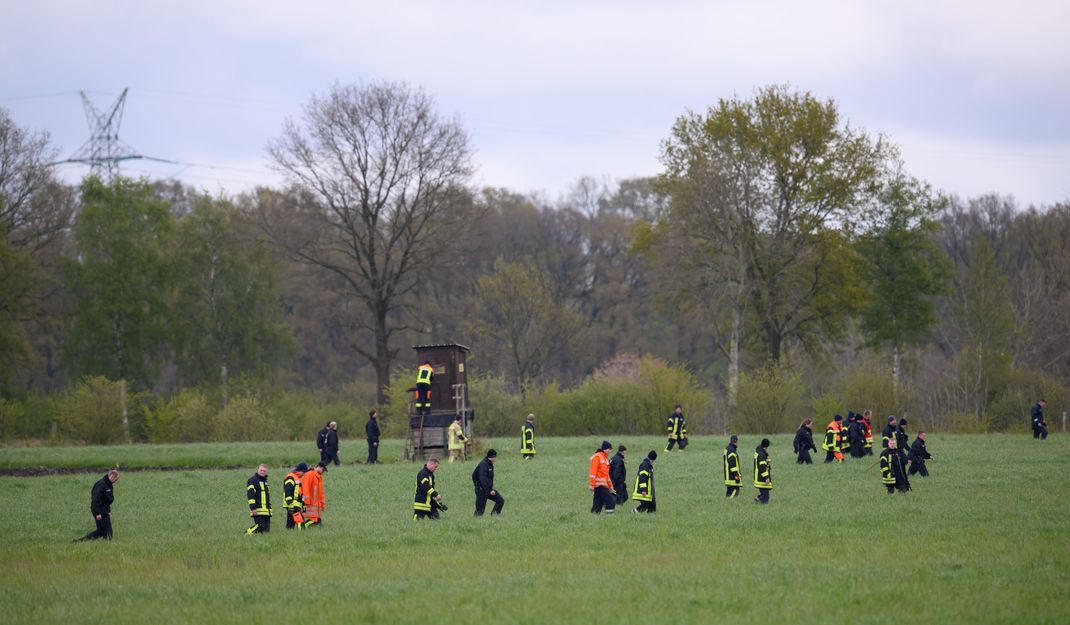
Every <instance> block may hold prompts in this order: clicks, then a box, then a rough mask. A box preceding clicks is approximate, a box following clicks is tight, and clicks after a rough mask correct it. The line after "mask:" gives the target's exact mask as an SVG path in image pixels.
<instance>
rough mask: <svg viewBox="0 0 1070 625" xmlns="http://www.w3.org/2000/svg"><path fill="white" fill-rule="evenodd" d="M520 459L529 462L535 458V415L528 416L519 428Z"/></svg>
mask: <svg viewBox="0 0 1070 625" xmlns="http://www.w3.org/2000/svg"><path fill="white" fill-rule="evenodd" d="M520 457H521V458H523V459H524V460H531V459H532V458H534V457H535V415H533V414H529V415H528V417H527V419H525V420H524V425H522V426H520Z"/></svg>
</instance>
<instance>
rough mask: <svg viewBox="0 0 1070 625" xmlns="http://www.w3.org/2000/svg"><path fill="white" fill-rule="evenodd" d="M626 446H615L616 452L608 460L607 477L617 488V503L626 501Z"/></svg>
mask: <svg viewBox="0 0 1070 625" xmlns="http://www.w3.org/2000/svg"><path fill="white" fill-rule="evenodd" d="M627 451H628V448H627V447H625V446H624V445H621V446H620V447H617V453H616V455H615V456H613V459H612V460H610V461H609V479H610V480H611V481H612V482H613V485H614V486H616V488H617V495H616V497H617V505H620V504H622V503H625V502H626V501H628V486H627V483H628V469H627V468H625V466H624V454H625V453H626V452H627Z"/></svg>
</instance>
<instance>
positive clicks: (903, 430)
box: [895, 418, 910, 471]
mask: <svg viewBox="0 0 1070 625" xmlns="http://www.w3.org/2000/svg"><path fill="white" fill-rule="evenodd" d="M895 442H896V449H898V450H899V459H900V460H902V461H903V470H904V471H905V470H906V468H907V463H908V462H910V458H909V456H908V455H907V454H908V453H909V451H910V437H909V436H907V420H906V418H903V419H900V420H899V424H898V425H896V428H895Z"/></svg>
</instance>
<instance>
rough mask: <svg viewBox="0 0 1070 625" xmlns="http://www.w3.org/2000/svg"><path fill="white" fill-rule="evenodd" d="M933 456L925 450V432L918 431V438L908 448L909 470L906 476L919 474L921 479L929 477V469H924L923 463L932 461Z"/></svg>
mask: <svg viewBox="0 0 1070 625" xmlns="http://www.w3.org/2000/svg"><path fill="white" fill-rule="evenodd" d="M932 458H933V455H932V454H930V453H929V450H928V449H926V448H925V431H924V430H919V431H918V437H917V438H915V439H914V444H913V445H911V446H910V470H909V471H908V472H907V475H914V474H915V473H921V476H922V477H929V469H927V468H925V461H926V460H932Z"/></svg>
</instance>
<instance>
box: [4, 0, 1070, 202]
mask: <svg viewBox="0 0 1070 625" xmlns="http://www.w3.org/2000/svg"><path fill="white" fill-rule="evenodd" d="M0 15H2V16H3V23H4V27H3V36H2V37H0V107H4V108H6V109H7V110H8V111H9V112H10V114H11V115H12V116H13V117H14V119H15V121H16V122H17V123H18V124H19V125H21V126H24V127H29V128H33V129H39V130H47V131H48V132H49V133H50V134H51V136H52V139H53V141H54V142H55V144H56V145H57V146H58V147H59V148H60V149H61V155H62V156H63V157H66V156H68V155H70V154H71V153H72V152H73V151H74V150H76V149H77V148H78V147H79V146H80V145H81V144H82V143H84V142H85V140H86V139H87V138H88V136H89V129H88V127H87V125H86V120H85V116H84V114H83V111H82V104H81V100H80V98H79V96H78V93H77V92H78V91H79V90H85V91H87V92H89V94H90V96H91V97H92V99H93V100H94V102H95V103H96V104H97V106H98V108H101V109H104V108H106V107H108V106H109V105H110V104H111V102H112V101H113V100H114V99H115V97H116V96H117V95H118V94H119V92H120V91H121V90H122V89H123V88H124V87H129V88H130V93H129V96H128V98H127V102H126V110H125V116H124V118H123V124H122V128H121V133H120V134H121V137H122V138H123V140H124V141H125V142H126V143H127V144H129V145H130V146H132V147H133V148H135V149H136V150H137V151H138V152H140V153H142V154H145V155H149V156H155V157H159V158H165V159H173V160H179V161H184V162H191V163H198V164H202V165H211V166H213V167H212V168H208V167H201V166H190V167H184V166H177V165H164V164H152V163H147V162H140V161H139V162H133V163H128V164H126V165H124V166H123V172H124V173H127V174H133V175H140V174H147V175H151V176H172V175H176V176H177V177H178V178H180V179H182V180H184V181H185V182H188V183H190V184H193V185H195V186H198V187H202V188H204V189H207V190H209V191H213V192H215V191H219V190H220V189H223V190H227V191H240V190H244V189H246V188H249V187H250V186H252V185H254V184H277V183H278V179H277V177H276V176H275V174H273V173H272V172H271V171H270V169H269V167H268V162H267V157H266V154H265V144H266V143H267V141H268V140H269V139H271V138H274V137H276V136H277V135H278V134H279V131H280V128H281V126H282V123H283V120H284V119H285V118H286V117H287V116H297V115H300V112H301V107H302V106H303V105H304V104H305V103H306V102H308V100H309V98H310V97H311V95H312V94H320V93H323V92H324V91H325V90H326V89H327V88H328V87H329V86H330V85H331V84H332V83H334V82H340V83H351V82H369V81H375V80H390V81H403V82H407V83H409V84H411V85H418V86H421V87H423V88H424V89H426V90H427V91H428V92H429V93H430V94H432V95H433V96H434V97H435V98H436V100H437V102H438V106H439V109H440V111H441V112H442V113H444V114H446V115H449V116H455V117H457V118H458V119H459V120H460V121H461V123H462V124H463V125H464V126H465V127H466V128H467V129H468V131H469V132H470V133H471V136H472V143H473V146H474V148H475V150H476V161H477V163H478V167H479V170H478V172H477V174H476V177H475V179H474V182H475V183H476V184H480V185H493V186H502V187H508V188H511V189H513V190H515V191H520V192H529V191H542V192H545V193H546V194H547V195H549V196H550V197H551V198H553V197H557V196H558V195H560V194H562V193H563V192H564V191H565V190H566V189H567V188H568V187H569V185H570V184H571V183H573V182H574V181H575V180H577V179H578V178H580V177H581V176H585V175H591V176H596V177H608V178H610V179H618V178H624V177H632V176H641V175H652V174H656V173H658V171H659V169H660V168H659V163H658V151H659V143H660V141H661V140H663V139H664V138H665V137H666V136H667V134H668V131H669V128H670V126H671V125H672V122H673V120H674V119H675V118H676V117H677V116H679V115H681V114H683V113H685V112H686V111H688V110H697V111H701V110H704V109H705V108H707V107H708V106H710V105H711V104H714V103H715V102H716V101H717V100H718V98H724V97H731V96H733V95H740V96H743V97H748V96H750V95H751V94H753V92H754V90H755V89H756V88H757V87H760V86H763V85H768V84H771V83H788V84H790V85H792V86H793V87H795V88H797V89H804V90H808V91H810V92H812V93H813V94H815V95H816V96H818V97H821V98H826V97H831V98H833V99H835V100H836V101H837V103H838V104H839V108H840V112H841V113H842V114H843V116H844V117H845V118H847V119H848V120H849V121H850V123H851V125H852V126H855V127H859V128H863V129H865V130H867V131H869V132H871V133H878V132H879V133H884V134H886V135H887V136H888V137H889V138H890V139H891V140H892V141H893V142H894V143H896V144H898V145H899V146H900V147H901V149H902V153H903V156H904V159H905V161H906V164H907V167H908V169H909V170H910V171H911V172H912V173H914V174H915V175H917V176H920V177H922V178H924V179H926V180H928V181H929V182H931V183H933V184H934V185H935V186H936V187H937V188H940V189H943V190H945V191H948V192H951V193H956V194H959V195H960V196H964V197H972V196H976V195H980V194H982V193H987V192H999V193H1002V194H1011V195H1014V196H1015V197H1016V198H1017V199H1018V200H1019V202H1020V203H1021V204H1022V205H1023V206H1026V205H1029V204H1031V203H1032V204H1050V203H1054V202H1058V201H1067V200H1070V36H1068V35H1067V26H1068V25H1070V3H1067V2H1063V1H1057V0H1048V1H1038V0H1017V1H1016V2H1007V1H1005V0H1004V1H998V2H997V1H994V0H973V1H968V0H962V1H959V0H924V1H913V0H896V1H891V0H881V1H873V2H867V1H865V0H846V1H830V2H824V1H820V0H805V1H799V0H789V1H769V0H740V1H736V2H727V1H715V0H709V1H705V2H699V1H694V2H673V1H650V0H646V1H640V2H632V1H628V0H614V1H605V2H601V1H599V2H581V1H578V0H577V1H572V2H568V1H555V0H541V1H530V2H520V1H515V2H510V1H508V0H498V1H487V2H476V1H454V2H449V1H441V0H440V1H434V2H414V1H410V0H398V1H394V2H359V1H349V2H344V1H338V2H314V1H308V0H306V1H304V2H295V1H290V2H276V1H273V0H255V1H254V0H250V1H226V0H215V1H195V0H185V1H182V2H178V1H174V2H163V1H161V2H145V1H144V0H133V1H109V0H94V1H88V0H83V1H70V2H58V1H51V0H33V1H25V2H20V1H17V0H0ZM60 172H61V174H62V176H63V177H64V178H66V179H68V180H72V181H73V180H77V179H79V178H80V177H81V176H82V175H83V174H84V173H85V168H84V167H81V166H77V165H63V166H60Z"/></svg>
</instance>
